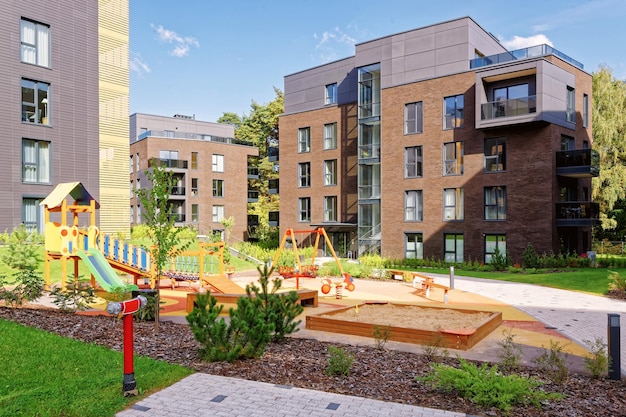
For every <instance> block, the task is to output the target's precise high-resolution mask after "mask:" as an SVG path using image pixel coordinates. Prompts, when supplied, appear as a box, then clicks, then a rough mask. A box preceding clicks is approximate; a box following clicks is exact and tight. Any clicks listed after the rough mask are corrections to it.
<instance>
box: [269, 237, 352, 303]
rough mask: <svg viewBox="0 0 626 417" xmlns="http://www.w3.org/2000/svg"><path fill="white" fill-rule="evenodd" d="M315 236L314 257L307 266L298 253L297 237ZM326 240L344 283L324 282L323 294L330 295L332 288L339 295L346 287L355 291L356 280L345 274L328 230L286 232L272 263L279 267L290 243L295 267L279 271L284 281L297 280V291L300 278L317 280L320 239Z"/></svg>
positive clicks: (280, 268)
mask: <svg viewBox="0 0 626 417" xmlns="http://www.w3.org/2000/svg"><path fill="white" fill-rule="evenodd" d="M297 234H298V235H309V236H308V237H310V236H311V235H315V243H314V245H313V255H312V256H311V262H310V263H307V264H303V263H302V262H303V259H301V256H300V254H299V253H298V243H297V239H296V235H297ZM322 237H323V238H324V241H325V243H326V248H327V249H328V250H330V253H331V254H332V256H333V259H334V260H335V262H336V263H337V266H338V267H339V271H340V273H341V277H342V278H343V281H342V282H333V281H332V280H331V279H330V278H326V279H325V280H324V281H323V285H322V288H321V291H322V293H324V294H328V293H329V292H330V289H331V287H332V286H335V287H336V288H337V291H338V293H340V292H341V291H340V289H341V288H343V287H344V286H345V288H346V289H347V290H348V291H354V280H353V279H352V277H351V276H350V274H348V273H346V272H344V270H343V266H342V265H341V262H340V261H339V258H338V257H337V254H336V253H335V249H334V248H333V245H332V243H331V241H330V239H329V238H328V235H327V234H326V230H325V229H324V228H323V227H318V228H317V229H313V230H293V229H287V230H286V231H285V235H284V236H283V239H282V240H281V242H280V246H279V247H278V250H277V251H276V255H275V256H274V260H273V261H272V265H278V260H279V257H280V254H281V253H282V251H283V250H284V249H285V248H286V245H287V241H290V245H291V248H292V249H293V252H294V255H295V258H296V259H295V265H294V266H293V267H292V266H287V265H278V266H277V270H278V274H279V275H280V276H281V277H283V279H289V278H295V279H296V290H298V289H300V278H316V277H317V272H318V269H319V266H318V265H316V263H315V258H316V255H317V253H318V250H319V244H320V239H321V238H322Z"/></svg>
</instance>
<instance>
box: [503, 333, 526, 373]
mask: <svg viewBox="0 0 626 417" xmlns="http://www.w3.org/2000/svg"><path fill="white" fill-rule="evenodd" d="M502 335H503V336H504V339H503V340H502V341H500V342H498V345H499V346H500V349H499V351H498V357H499V358H500V366H501V367H502V369H504V370H505V371H509V372H512V371H516V370H517V369H519V365H520V360H521V358H522V347H521V346H520V345H518V344H517V343H515V342H514V341H513V339H514V338H515V334H513V331H512V330H510V329H505V330H503V331H502Z"/></svg>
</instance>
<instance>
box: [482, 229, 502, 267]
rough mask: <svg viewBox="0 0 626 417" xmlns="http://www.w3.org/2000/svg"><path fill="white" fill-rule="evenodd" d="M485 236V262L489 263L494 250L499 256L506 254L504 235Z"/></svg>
mask: <svg viewBox="0 0 626 417" xmlns="http://www.w3.org/2000/svg"><path fill="white" fill-rule="evenodd" d="M484 236H485V263H486V264H488V263H491V260H492V259H493V255H495V254H496V250H497V252H498V254H499V255H500V256H506V235H484Z"/></svg>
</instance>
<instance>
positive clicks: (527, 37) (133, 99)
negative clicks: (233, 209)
mask: <svg viewBox="0 0 626 417" xmlns="http://www.w3.org/2000/svg"><path fill="white" fill-rule="evenodd" d="M494 5H497V7H493V6H494ZM465 16H469V17H471V18H472V19H473V20H474V21H476V23H478V24H479V25H480V26H481V27H482V28H483V29H485V30H486V31H488V32H491V33H492V34H493V35H494V36H495V37H496V38H497V39H498V40H499V41H500V42H501V43H502V45H503V46H505V47H506V48H508V49H509V50H514V49H520V48H525V47H528V46H532V45H537V44H541V43H547V44H549V45H552V46H553V47H554V48H556V49H557V50H559V51H561V52H563V53H564V54H566V55H569V56H570V57H572V58H574V59H575V60H577V61H579V62H581V63H582V64H583V65H584V67H585V70H586V71H587V72H590V73H592V72H596V71H598V69H599V68H600V67H601V66H607V67H608V68H610V69H611V70H612V72H613V75H614V76H615V77H616V78H618V79H622V80H626V49H625V48H624V45H626V28H625V27H624V22H625V21H626V1H624V0H568V1H564V0H541V1H539V0H517V1H506V2H487V1H483V0H480V1H479V0H463V1H458V0H448V1H446V2H444V3H439V2H438V1H425V0H410V1H409V0H385V1H376V2H374V1H364V0H360V1H353V0H333V1H329V0H315V1H306V2H305V1H302V2H301V1H298V0H269V1H259V0H247V1H245V0H244V1H214V0H178V1H175V2H174V1H166V0H131V1H130V110H131V114H132V113H147V114H155V115H160V116H173V115H174V114H184V115H189V116H192V115H195V117H196V119H197V120H203V121H209V122H215V121H217V119H218V118H219V117H220V116H222V115H223V114H224V113H225V112H231V113H236V114H238V115H240V116H241V115H249V114H250V111H251V104H252V103H253V102H255V103H258V104H267V103H269V102H271V101H272V100H274V98H275V97H276V94H275V92H274V88H275V87H276V88H279V89H280V90H283V80H284V76H285V75H289V74H293V73H296V72H299V71H302V70H305V69H308V68H311V67H315V66H317V65H322V64H326V63H328V62H332V61H335V60H337V59H342V58H345V57H349V56H352V55H354V51H355V49H354V45H355V44H358V43H361V42H365V41H369V40H372V39H376V38H380V37H384V36H388V35H392V34H394V33H398V32H404V31H407V30H412V29H417V28H420V27H423V26H428V25H432V24H435V23H439V22H444V21H447V20H452V19H456V18H459V17H465Z"/></svg>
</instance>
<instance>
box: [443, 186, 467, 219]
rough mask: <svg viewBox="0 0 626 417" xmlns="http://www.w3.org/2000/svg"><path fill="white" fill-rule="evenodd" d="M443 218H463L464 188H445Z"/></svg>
mask: <svg viewBox="0 0 626 417" xmlns="http://www.w3.org/2000/svg"><path fill="white" fill-rule="evenodd" d="M443 220H444V221H453V220H463V189H462V188H445V189H444V190H443Z"/></svg>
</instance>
